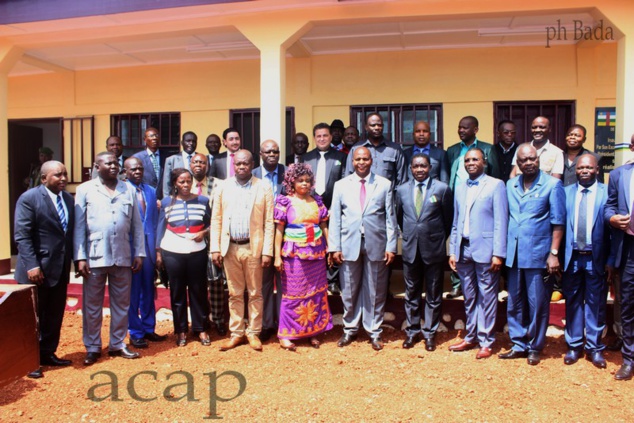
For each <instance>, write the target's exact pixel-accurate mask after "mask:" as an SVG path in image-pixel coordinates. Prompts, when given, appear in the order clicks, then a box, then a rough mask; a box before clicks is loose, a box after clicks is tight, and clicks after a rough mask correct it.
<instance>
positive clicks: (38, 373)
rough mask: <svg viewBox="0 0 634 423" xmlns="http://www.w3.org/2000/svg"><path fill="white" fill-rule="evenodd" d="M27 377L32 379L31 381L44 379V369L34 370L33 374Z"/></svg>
mask: <svg viewBox="0 0 634 423" xmlns="http://www.w3.org/2000/svg"><path fill="white" fill-rule="evenodd" d="M26 376H27V377H29V378H31V379H39V378H41V377H44V373H42V368H41V367H39V368H38V369H37V370H33V371H32V372H30V373H29V374H27V375H26Z"/></svg>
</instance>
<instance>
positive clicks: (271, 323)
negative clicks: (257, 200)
mask: <svg viewBox="0 0 634 423" xmlns="http://www.w3.org/2000/svg"><path fill="white" fill-rule="evenodd" d="M260 158H261V160H262V166H258V167H256V168H255V169H253V171H252V174H253V176H255V177H256V178H259V179H262V180H263V181H265V182H268V183H269V184H270V186H271V189H272V190H273V202H275V197H277V196H278V195H284V194H285V192H284V191H285V190H284V186H283V185H282V183H283V182H284V172H285V171H286V168H285V167H284V166H283V165H281V164H279V161H280V147H279V145H278V144H277V143H276V142H275V141H273V140H266V141H264V142H263V143H262V144H261V145H260ZM276 279H277V280H278V281H279V280H280V279H279V273H278V272H277V271H276V270H275V267H274V266H269V267H266V268H264V269H263V272H262V299H263V300H264V305H263V310H262V332H260V340H261V341H262V342H265V341H267V340H269V339H270V338H271V336H273V335H274V334H276V333H277V325H278V319H279V314H280V302H281V300H282V291H281V290H280V289H278V290H277V296H276V295H275V292H274V291H275V289H274V288H275V280H276Z"/></svg>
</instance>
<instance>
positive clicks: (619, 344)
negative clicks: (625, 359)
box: [605, 338, 623, 351]
mask: <svg viewBox="0 0 634 423" xmlns="http://www.w3.org/2000/svg"><path fill="white" fill-rule="evenodd" d="M621 348H623V339H621V338H616V339H615V340H614V342H612V343H611V344H610V345H608V346H607V347H605V349H606V350H610V351H621Z"/></svg>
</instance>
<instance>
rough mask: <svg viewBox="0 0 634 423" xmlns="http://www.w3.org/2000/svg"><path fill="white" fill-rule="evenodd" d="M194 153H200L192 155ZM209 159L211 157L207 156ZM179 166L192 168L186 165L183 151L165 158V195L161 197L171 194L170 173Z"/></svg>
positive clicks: (163, 184) (163, 182) (163, 183)
mask: <svg viewBox="0 0 634 423" xmlns="http://www.w3.org/2000/svg"><path fill="white" fill-rule="evenodd" d="M194 154H198V152H193V153H192V156H193V155H194ZM207 159H208V160H209V157H207ZM179 167H184V168H185V169H187V170H189V171H190V172H191V169H190V168H188V167H185V162H184V161H183V153H182V152H181V151H179V152H178V153H176V154H173V155H171V156H169V157H168V158H167V159H165V166H163V178H162V179H163V181H162V186H163V189H162V191H163V193H162V194H163V195H162V196H161V198H163V197H165V196H167V195H170V188H169V182H170V173H172V170H174V169H178V168H179Z"/></svg>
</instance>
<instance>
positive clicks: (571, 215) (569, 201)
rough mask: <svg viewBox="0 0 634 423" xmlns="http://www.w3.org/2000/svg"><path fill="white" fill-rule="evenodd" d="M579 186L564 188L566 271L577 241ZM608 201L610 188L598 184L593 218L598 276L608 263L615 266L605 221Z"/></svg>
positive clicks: (593, 247)
mask: <svg viewBox="0 0 634 423" xmlns="http://www.w3.org/2000/svg"><path fill="white" fill-rule="evenodd" d="M578 187H579V185H578V184H574V185H568V186H567V187H564V192H565V193H566V242H565V243H564V270H567V269H568V265H569V264H570V261H571V258H572V252H573V243H574V240H575V202H576V198H577V195H578V193H577V190H578ZM607 200H608V187H607V186H605V185H604V184H602V183H600V182H597V195H596V199H595V203H594V214H593V217H592V268H593V270H594V271H595V272H596V274H598V275H603V274H604V272H605V265H606V263H608V264H610V265H613V264H614V256H613V255H612V254H611V252H610V229H609V224H608V222H607V221H606V220H605V216H604V211H605V203H606V202H607Z"/></svg>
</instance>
